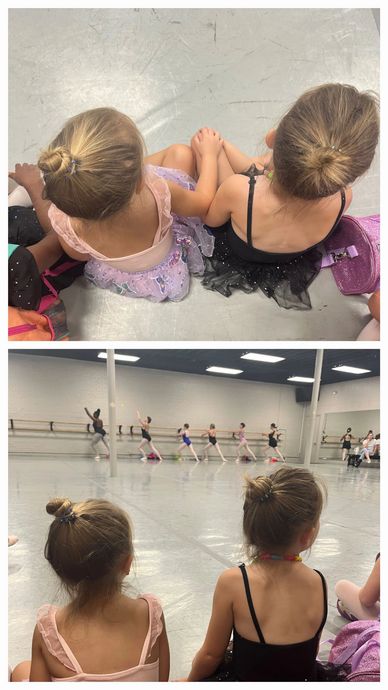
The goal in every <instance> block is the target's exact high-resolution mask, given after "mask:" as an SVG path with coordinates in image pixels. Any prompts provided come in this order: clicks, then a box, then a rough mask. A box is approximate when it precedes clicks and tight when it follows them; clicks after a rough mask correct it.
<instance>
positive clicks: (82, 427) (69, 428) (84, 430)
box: [8, 417, 286, 446]
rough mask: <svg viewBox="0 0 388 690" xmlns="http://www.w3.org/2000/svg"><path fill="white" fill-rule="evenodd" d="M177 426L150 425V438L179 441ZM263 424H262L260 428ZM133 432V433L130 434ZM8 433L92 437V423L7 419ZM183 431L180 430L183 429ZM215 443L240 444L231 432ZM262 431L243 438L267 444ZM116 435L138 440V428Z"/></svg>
mask: <svg viewBox="0 0 388 690" xmlns="http://www.w3.org/2000/svg"><path fill="white" fill-rule="evenodd" d="M178 428H179V427H162V426H156V425H154V424H152V425H151V428H150V433H151V436H153V437H156V438H158V440H159V442H163V441H166V442H167V441H168V442H171V440H172V439H174V440H177V441H179V439H180V438H181V434H180V433H178ZM264 428H265V425H263V429H264ZM131 429H132V431H131ZM8 430H9V431H10V432H18V431H32V432H53V433H67V434H83V435H85V434H93V433H94V429H93V424H92V422H86V421H85V422H80V421H71V420H66V421H60V420H53V419H51V420H44V419H19V418H16V417H10V418H9V420H8ZM106 430H108V425H106ZM182 431H183V427H182ZM233 431H234V432H235V437H234V438H233ZM188 433H189V435H190V438H191V439H192V440H193V441H196V442H203V441H204V440H205V439H206V437H207V429H206V428H192V427H190V429H189V430H188ZM216 433H217V440H219V441H220V442H226V441H228V442H230V441H235V442H236V443H238V442H239V438H238V432H237V431H236V430H234V429H221V428H217V429H216ZM262 433H264V431H247V432H244V436H245V438H246V439H247V441H250V442H252V443H253V442H255V443H259V444H260V445H267V444H268V439H267V438H266V437H264V436H262V435H261V434H262ZM278 433H279V434H280V438H279V440H278V444H279V446H280V445H282V444H284V442H285V436H286V430H285V429H279V430H278ZM116 435H117V436H118V437H127V438H128V439H129V440H131V439H133V440H137V438H141V426H140V425H139V424H138V423H136V424H128V423H121V424H117V426H116Z"/></svg>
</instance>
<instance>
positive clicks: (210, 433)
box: [201, 424, 228, 462]
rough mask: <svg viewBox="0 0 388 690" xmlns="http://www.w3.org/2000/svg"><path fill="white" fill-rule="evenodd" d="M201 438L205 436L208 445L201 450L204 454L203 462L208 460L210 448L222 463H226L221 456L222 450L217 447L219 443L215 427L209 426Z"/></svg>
mask: <svg viewBox="0 0 388 690" xmlns="http://www.w3.org/2000/svg"><path fill="white" fill-rule="evenodd" d="M201 436H207V437H208V443H207V444H206V446H205V448H204V449H203V452H204V460H205V461H206V462H207V461H208V460H209V458H208V454H207V451H208V448H211V447H212V446H213V447H214V448H215V449H216V451H217V453H218V455H219V456H220V458H221V460H222V462H228V461H227V459H226V458H224V456H223V454H222V450H221V448H220V446H219V443H218V441H217V432H216V426H215V424H210V426H209V428H208V430H207V431H205V432H204V433H203V434H201Z"/></svg>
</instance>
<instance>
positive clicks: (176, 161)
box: [13, 108, 222, 302]
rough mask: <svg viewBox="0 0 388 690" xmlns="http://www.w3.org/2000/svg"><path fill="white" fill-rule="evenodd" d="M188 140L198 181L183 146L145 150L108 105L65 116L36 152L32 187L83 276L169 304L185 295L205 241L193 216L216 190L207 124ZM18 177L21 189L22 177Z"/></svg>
mask: <svg viewBox="0 0 388 690" xmlns="http://www.w3.org/2000/svg"><path fill="white" fill-rule="evenodd" d="M195 141H196V145H197V147H198V150H199V151H200V152H201V156H202V159H203V163H204V165H203V167H202V168H201V173H200V175H199V178H198V181H197V182H195V181H194V180H193V176H194V175H195V164H194V155H193V153H192V151H191V148H190V147H189V146H184V145H180V144H177V145H174V146H170V147H169V148H167V149H164V150H163V151H160V152H158V153H155V154H153V155H151V156H147V157H144V156H143V150H144V144H143V140H142V137H141V134H140V132H139V131H138V129H137V128H136V126H135V124H134V123H133V122H132V120H130V118H129V117H127V116H126V115H124V114H122V113H120V112H118V111H117V110H115V109H113V108H96V109H94V110H88V111H86V112H84V113H81V114H80V115H76V116H75V117H73V118H71V119H70V120H69V121H68V122H67V123H66V124H65V126H64V127H63V129H62V130H61V132H60V133H59V134H58V136H57V137H55V139H54V140H53V141H52V142H51V144H50V145H49V146H48V147H47V149H46V150H44V151H42V152H41V155H40V157H39V160H38V167H39V169H40V171H41V172H42V173H43V179H41V178H40V177H39V176H38V177H37V175H36V170H35V174H34V171H33V170H32V171H30V176H31V190H32V187H33V191H34V194H35V197H42V195H43V196H44V198H45V199H48V200H50V201H51V202H52V203H51V205H49V207H48V209H47V208H46V209H45V212H46V214H47V213H48V218H49V221H50V223H51V226H52V228H53V229H54V231H55V232H56V233H57V235H58V238H59V241H60V243H61V245H62V247H63V249H64V251H65V252H66V253H67V254H68V255H69V256H71V257H72V258H75V259H80V260H82V261H87V264H86V267H85V275H86V277H87V278H88V279H89V280H90V281H91V282H92V283H94V284H95V285H96V286H98V287H101V288H107V289H109V290H112V291H113V292H115V293H117V294H120V295H126V296H131V297H146V298H148V299H150V300H151V301H154V302H160V301H162V300H165V299H171V300H174V301H176V300H180V299H182V298H183V297H185V296H186V294H187V292H188V290H189V284H190V274H192V273H195V274H202V273H203V271H204V262H203V255H206V256H211V254H212V251H213V247H214V238H213V237H212V236H211V234H210V233H208V232H207V230H206V229H205V228H204V226H203V224H202V222H201V220H200V217H202V216H205V215H206V213H207V210H208V208H209V206H210V204H211V202H212V200H213V198H214V195H215V193H216V188H217V157H218V154H219V152H220V150H221V146H222V142H221V140H220V138H219V136H218V134H215V133H214V132H213V131H211V130H208V129H205V130H202V132H201V133H199V134H198V136H197V137H196V138H195ZM32 167H33V166H32ZM13 179H14V180H15V181H16V182H17V181H18V178H17V175H15V174H14V175H13ZM23 184H24V187H25V189H26V190H27V192H29V178H28V176H27V178H26V176H24V178H23ZM37 186H38V189H37ZM31 193H32V191H31Z"/></svg>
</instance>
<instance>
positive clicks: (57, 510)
mask: <svg viewBox="0 0 388 690" xmlns="http://www.w3.org/2000/svg"><path fill="white" fill-rule="evenodd" d="M72 505H73V504H72V502H71V501H70V499H69V498H52V499H51V501H49V502H48V503H47V505H46V511H47V513H48V514H49V515H54V516H55V517H60V516H61V515H64V514H65V513H66V512H67V511H68V510H69V508H71V506H72Z"/></svg>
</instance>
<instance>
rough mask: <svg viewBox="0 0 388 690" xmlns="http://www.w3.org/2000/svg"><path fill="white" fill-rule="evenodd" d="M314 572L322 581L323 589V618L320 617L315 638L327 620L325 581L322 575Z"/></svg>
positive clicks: (317, 571)
mask: <svg viewBox="0 0 388 690" xmlns="http://www.w3.org/2000/svg"><path fill="white" fill-rule="evenodd" d="M315 572H316V573H318V575H319V577H320V578H321V580H322V589H323V617H322V621H321V625H320V626H319V628H318V630H317V632H316V633H315V636H317V635H320V634H321V632H322V630H323V628H324V625H325V623H326V619H327V584H326V580H325V578H324V577H323V575H322V573H320V572H319V570H315Z"/></svg>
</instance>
